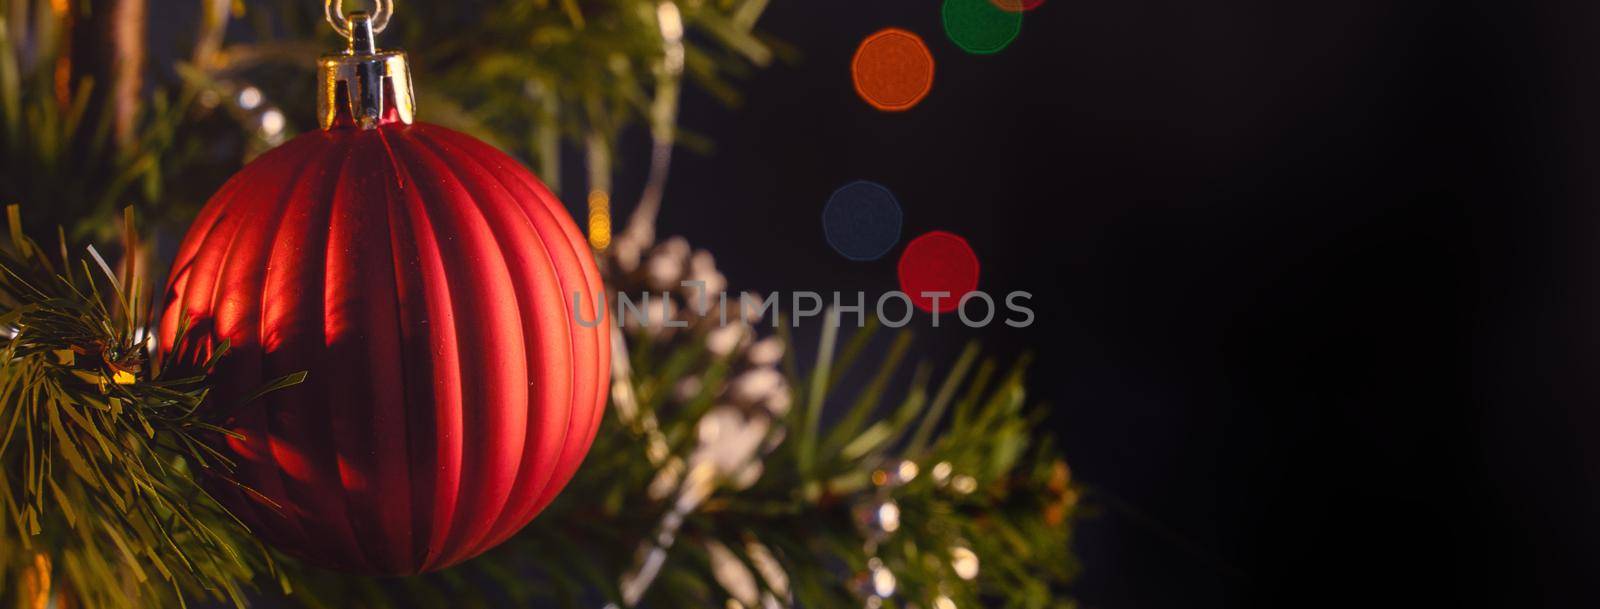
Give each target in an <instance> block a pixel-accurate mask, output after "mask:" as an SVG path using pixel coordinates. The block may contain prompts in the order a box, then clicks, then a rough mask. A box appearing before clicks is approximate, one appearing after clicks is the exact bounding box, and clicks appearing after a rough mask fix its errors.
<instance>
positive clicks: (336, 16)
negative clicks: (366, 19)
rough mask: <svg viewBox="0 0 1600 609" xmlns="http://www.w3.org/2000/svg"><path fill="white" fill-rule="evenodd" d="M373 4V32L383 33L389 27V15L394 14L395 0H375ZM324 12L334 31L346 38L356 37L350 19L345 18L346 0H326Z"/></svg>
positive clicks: (323, 6)
mask: <svg viewBox="0 0 1600 609" xmlns="http://www.w3.org/2000/svg"><path fill="white" fill-rule="evenodd" d="M372 5H373V6H372V13H371V15H372V16H371V19H372V33H374V34H378V33H382V32H383V29H384V28H386V27H389V17H391V16H393V15H394V0H373V2H372ZM322 14H323V16H324V17H326V18H327V19H328V25H331V26H333V31H335V32H338V33H339V35H340V36H344V37H345V38H353V37H354V35H355V32H353V31H352V30H351V29H350V20H349V19H347V18H345V12H344V0H324V2H323V3H322Z"/></svg>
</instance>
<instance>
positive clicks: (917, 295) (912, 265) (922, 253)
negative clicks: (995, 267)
mask: <svg viewBox="0 0 1600 609" xmlns="http://www.w3.org/2000/svg"><path fill="white" fill-rule="evenodd" d="M977 288H978V255H977V254H975V253H973V251H972V246H970V245H967V240H966V239H963V238H961V237H960V236H959V235H956V234H954V233H948V232H945V231H933V232H930V233H927V234H924V235H922V236H920V237H917V238H916V239H913V240H911V243H909V244H907V245H906V249H905V251H904V252H902V253H901V254H900V291H902V292H905V293H906V295H907V296H910V297H911V302H912V303H913V304H915V305H916V306H917V308H918V309H922V310H923V311H927V312H930V313H931V312H934V311H935V308H934V298H933V297H931V296H923V295H922V293H923V292H949V294H950V295H949V296H941V297H939V299H938V300H939V303H938V308H937V310H938V312H940V313H949V312H951V311H954V310H956V306H957V305H958V304H960V302H961V297H962V296H965V295H966V294H967V293H968V292H971V291H973V290H975V289H977Z"/></svg>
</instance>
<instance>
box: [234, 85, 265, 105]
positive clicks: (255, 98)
mask: <svg viewBox="0 0 1600 609" xmlns="http://www.w3.org/2000/svg"><path fill="white" fill-rule="evenodd" d="M259 105H261V89H257V88H255V87H245V88H244V89H242V90H240V91H239V107H240V108H243V109H245V110H254V109H256V106H259Z"/></svg>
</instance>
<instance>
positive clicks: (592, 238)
mask: <svg viewBox="0 0 1600 609" xmlns="http://www.w3.org/2000/svg"><path fill="white" fill-rule="evenodd" d="M610 246H611V195H608V194H606V192H605V191H602V190H592V191H589V247H592V248H594V249H597V250H602V251H604V250H605V249H606V248H607V247H610Z"/></svg>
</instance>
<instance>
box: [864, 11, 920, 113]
mask: <svg viewBox="0 0 1600 609" xmlns="http://www.w3.org/2000/svg"><path fill="white" fill-rule="evenodd" d="M850 80H851V81H853V82H854V83H855V86H856V93H858V94H860V95H861V99H863V100H866V102H867V103H868V104H871V105H872V107H874V108H877V109H879V110H883V111H885V112H900V111H904V110H908V109H910V108H911V107H912V106H915V105H917V102H920V101H922V98H924V97H927V95H928V91H929V90H931V89H932V88H933V53H931V52H929V51H928V45H927V44H924V43H923V42H922V37H921V36H918V35H916V34H913V33H911V32H908V31H906V30H902V29H900V28H885V29H882V30H878V31H877V32H874V33H873V34H872V35H870V36H867V38H866V39H865V40H862V41H861V45H860V46H858V47H856V54H855V57H854V58H852V59H851V60H850Z"/></svg>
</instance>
